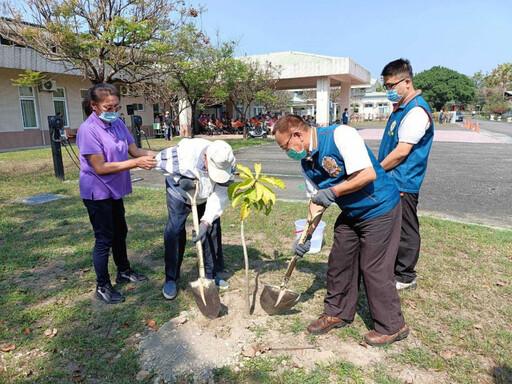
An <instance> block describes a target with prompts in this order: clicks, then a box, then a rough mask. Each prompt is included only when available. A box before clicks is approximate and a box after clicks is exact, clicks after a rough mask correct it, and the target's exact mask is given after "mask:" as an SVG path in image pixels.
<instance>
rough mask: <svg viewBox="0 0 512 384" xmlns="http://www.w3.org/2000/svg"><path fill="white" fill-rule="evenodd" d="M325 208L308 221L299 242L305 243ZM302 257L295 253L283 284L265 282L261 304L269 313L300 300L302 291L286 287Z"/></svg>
mask: <svg viewBox="0 0 512 384" xmlns="http://www.w3.org/2000/svg"><path fill="white" fill-rule="evenodd" d="M309 205H311V199H310V200H309ZM324 211H325V209H321V210H320V211H318V212H316V213H315V214H314V215H312V216H311V219H309V220H308V221H307V222H306V225H305V227H304V230H303V231H302V235H301V236H300V239H299V244H304V243H305V242H306V237H307V236H308V231H309V227H310V226H311V224H312V223H313V221H314V220H315V219H316V218H317V217H318V216H319V215H321V214H322V213H324ZM299 259H300V257H299V256H297V255H295V256H294V257H293V258H292V259H291V260H290V263H289V264H288V269H287V270H286V274H285V275H284V279H283V282H282V283H281V286H279V287H278V286H275V285H268V284H265V287H264V288H263V291H262V292H261V296H260V305H261V308H263V309H264V311H265V312H267V313H268V314H269V315H275V314H277V313H281V312H284V311H287V310H288V309H290V308H291V307H293V306H294V305H295V303H296V302H297V301H298V300H299V297H300V293H297V292H294V291H292V290H289V289H286V284H288V280H290V276H291V275H292V272H293V270H294V269H295V264H297V260H299Z"/></svg>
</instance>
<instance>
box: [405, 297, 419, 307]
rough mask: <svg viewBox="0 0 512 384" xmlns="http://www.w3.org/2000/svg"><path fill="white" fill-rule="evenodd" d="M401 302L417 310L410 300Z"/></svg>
mask: <svg viewBox="0 0 512 384" xmlns="http://www.w3.org/2000/svg"><path fill="white" fill-rule="evenodd" d="M403 302H404V303H407V304H408V305H409V306H410V307H411V308H412V309H418V308H416V306H415V305H414V303H413V302H412V301H411V300H409V299H404V300H403Z"/></svg>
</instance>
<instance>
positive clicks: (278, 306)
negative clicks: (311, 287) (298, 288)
mask: <svg viewBox="0 0 512 384" xmlns="http://www.w3.org/2000/svg"><path fill="white" fill-rule="evenodd" d="M299 297H300V294H299V293H297V292H293V291H291V290H289V289H286V288H283V289H281V288H280V287H276V286H275V285H267V284H265V287H264V288H263V292H261V296H260V305H261V308H263V310H264V311H265V312H267V313H268V314H269V315H275V314H278V313H281V312H284V311H287V310H288V309H290V308H291V307H293V306H294V305H295V303H297V301H298V300H299ZM280 298H281V299H280ZM279 299H280V300H279Z"/></svg>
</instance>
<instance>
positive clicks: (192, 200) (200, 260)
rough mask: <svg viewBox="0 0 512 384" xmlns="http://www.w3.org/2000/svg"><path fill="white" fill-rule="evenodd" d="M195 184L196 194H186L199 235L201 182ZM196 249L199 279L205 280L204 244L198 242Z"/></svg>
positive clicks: (195, 228)
mask: <svg viewBox="0 0 512 384" xmlns="http://www.w3.org/2000/svg"><path fill="white" fill-rule="evenodd" d="M194 183H195V184H196V189H195V191H194V194H193V195H191V194H190V193H188V191H185V193H186V194H187V197H188V199H189V200H190V205H191V206H192V220H193V222H194V230H195V231H196V233H199V215H198V213H197V195H198V194H199V181H198V180H197V179H196V180H194ZM196 249H197V264H198V267H199V277H200V278H202V279H204V278H205V277H206V275H205V273H204V260H203V244H202V242H201V241H197V242H196Z"/></svg>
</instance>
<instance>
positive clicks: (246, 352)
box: [242, 346, 256, 358]
mask: <svg viewBox="0 0 512 384" xmlns="http://www.w3.org/2000/svg"><path fill="white" fill-rule="evenodd" d="M242 356H245V357H249V358H253V357H254V356H256V348H254V347H253V346H248V347H245V348H244V349H243V350H242Z"/></svg>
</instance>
